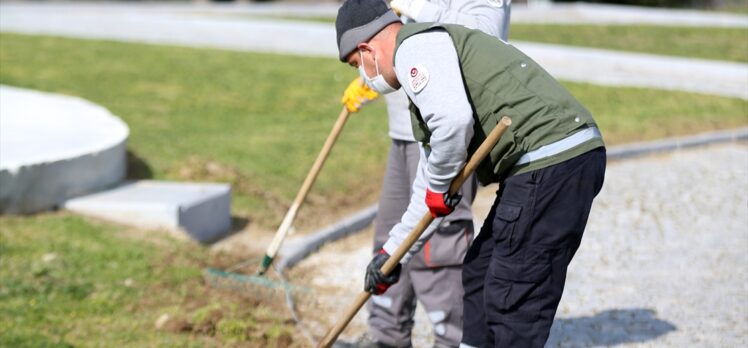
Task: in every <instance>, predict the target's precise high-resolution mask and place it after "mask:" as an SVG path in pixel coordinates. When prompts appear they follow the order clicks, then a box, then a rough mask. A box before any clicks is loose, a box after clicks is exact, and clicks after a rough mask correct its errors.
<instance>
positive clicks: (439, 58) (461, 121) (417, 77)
mask: <svg viewBox="0 0 748 348" xmlns="http://www.w3.org/2000/svg"><path fill="white" fill-rule="evenodd" d="M395 71H396V74H397V78H398V81H399V82H400V84H401V85H402V88H403V89H404V91H405V93H406V94H407V95H408V97H409V98H410V99H411V100H412V101H413V102H414V103H415V104H416V106H418V108H419V110H420V112H421V116H422V117H423V120H424V121H425V122H426V125H427V127H428V129H429V131H430V132H431V139H430V143H429V144H428V146H426V147H424V149H422V156H421V160H420V162H419V164H418V172H417V173H416V179H415V181H414V183H413V194H412V196H411V199H410V203H409V205H408V209H407V211H406V212H405V214H403V217H402V219H401V221H400V223H398V224H397V225H395V227H393V228H392V230H391V231H390V238H389V240H388V241H387V242H386V243H385V245H384V249H385V251H387V253H389V254H390V255H392V253H393V252H394V251H395V249H397V247H398V246H399V245H400V244H401V243H402V241H403V240H405V238H406V237H407V235H408V233H410V231H411V230H412V229H413V228H414V227H415V225H416V224H417V223H418V221H420V219H421V218H422V217H423V216H424V215H425V214H426V213H427V212H428V208H427V207H426V202H425V197H426V187H429V188H430V189H431V191H434V192H447V191H448V190H449V186H450V183H451V182H452V179H453V178H454V177H455V176H456V175H457V173H459V171H460V170H461V169H462V167H463V166H464V164H465V160H466V158H467V147H468V144H469V143H470V140H471V139H472V137H473V111H472V107H471V106H470V103H469V102H468V97H467V94H466V92H465V88H464V86H463V82H462V74H461V70H460V65H459V61H458V59H457V52H456V50H455V48H454V45H453V43H452V40H451V39H450V37H449V35H448V34H447V33H446V32H445V31H443V30H433V31H429V32H425V33H421V34H417V35H414V36H412V37H410V38H408V39H406V40H405V41H404V42H403V43H402V44H401V45H400V48H399V49H398V51H397V55H396V57H395ZM435 225H436V224H432V225H431V226H430V227H429V229H427V230H426V232H425V233H424V234H423V235H422V237H421V240H419V242H418V243H416V245H415V246H414V248H412V249H411V250H410V253H409V255H406V257H405V258H404V260H405V261H404V262H407V259H409V257H410V256H412V254H413V253H415V252H417V251H418V250H419V249H420V247H421V246H422V244H423V243H424V241H425V240H428V238H429V237H430V236H431V234H432V233H433V231H434V228H435Z"/></svg>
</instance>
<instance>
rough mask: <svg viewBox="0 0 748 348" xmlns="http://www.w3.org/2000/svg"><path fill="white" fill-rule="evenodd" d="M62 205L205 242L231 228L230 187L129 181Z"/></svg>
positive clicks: (214, 239)
mask: <svg viewBox="0 0 748 348" xmlns="http://www.w3.org/2000/svg"><path fill="white" fill-rule="evenodd" d="M64 206H65V208H66V209H69V210H71V211H74V212H78V213H81V214H84V215H90V216H95V217H100V218H103V219H108V220H112V221H115V222H119V223H123V224H128V225H133V226H137V227H142V228H167V229H180V230H183V231H185V232H187V234H189V235H190V237H192V238H193V239H195V240H197V241H199V242H202V243H208V242H213V241H216V240H218V239H220V238H221V237H224V236H226V235H227V234H229V233H230V232H231V231H230V230H231V186H230V185H228V184H213V183H210V184H206V183H178V182H164V181H150V180H144V181H137V182H128V183H125V184H124V185H122V186H119V187H116V188H114V189H111V190H108V191H103V192H99V193H96V194H92V195H88V196H83V197H79V198H75V199H71V200H69V201H67V202H65V205H64Z"/></svg>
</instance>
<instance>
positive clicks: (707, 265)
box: [291, 143, 748, 347]
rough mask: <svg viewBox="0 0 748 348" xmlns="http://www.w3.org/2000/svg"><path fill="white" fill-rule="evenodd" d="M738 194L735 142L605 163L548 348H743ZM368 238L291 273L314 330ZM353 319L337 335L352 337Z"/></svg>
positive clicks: (746, 310)
mask: <svg viewBox="0 0 748 348" xmlns="http://www.w3.org/2000/svg"><path fill="white" fill-rule="evenodd" d="M746 193H748V145H746V143H735V144H731V145H722V146H715V147H708V148H701V149H696V150H688V151H677V152H674V153H672V154H668V155H663V156H656V157H647V158H642V159H637V160H630V161H624V162H612V163H610V164H609V166H608V171H607V175H606V183H605V186H604V188H603V191H602V192H601V193H600V195H599V196H598V198H597V200H596V201H595V206H594V208H593V211H592V215H591V217H590V222H589V224H588V226H587V232H586V234H585V239H584V241H583V243H582V247H581V248H580V250H579V252H578V254H577V256H576V257H575V259H574V261H573V262H572V265H571V268H570V271H569V277H568V281H567V286H566V290H565V293H564V298H563V300H562V301H561V304H560V306H559V312H558V315H557V319H556V321H555V323H554V326H553V329H552V333H551V338H550V339H549V342H548V346H549V347H595V346H611V345H620V346H623V347H650V346H652V347H685V346H688V347H739V346H746V345H748V195H747V194H746ZM480 195H481V197H480V198H479V202H486V201H488V199H486V198H487V197H491V196H492V195H493V188H485V189H483V190H482V191H481V193H480ZM486 209H487V208H486V206H485V204H484V205H478V206H476V214H480V215H485V214H486V213H487V212H486ZM370 240H371V232H370V231H368V232H367V233H362V234H359V235H356V236H353V237H350V238H348V239H346V240H344V241H342V242H339V243H334V244H333V245H330V246H327V247H324V248H323V249H322V250H321V252H319V253H317V254H314V255H313V256H311V257H309V258H307V259H306V260H304V261H302V262H301V263H300V264H299V266H297V267H296V268H294V269H293V270H292V274H291V277H292V279H295V281H299V282H302V283H305V284H306V285H309V286H311V287H313V288H315V289H317V291H316V294H317V295H319V296H320V297H317V298H315V299H314V301H311V302H310V301H307V302H306V303H302V304H301V306H302V308H306V311H305V312H304V314H305V317H304V318H305V319H306V325H307V326H308V327H309V328H310V330H312V332H314V333H315V334H318V335H321V334H322V332H324V330H325V329H326V328H327V326H326V325H329V324H330V323H331V321H332V320H334V319H335V318H336V314H337V313H340V312H341V311H342V310H343V308H345V306H347V305H348V304H349V303H350V301H352V300H353V298H354V296H355V295H356V294H357V293H358V291H360V288H361V284H362V283H363V279H362V278H363V269H364V268H365V266H366V263H367V262H368V260H369V258H370V254H369V243H370ZM310 306H311V307H310ZM310 308H314V311H313V312H312V311H310ZM363 312H365V310H364V311H363ZM311 313H316V314H311ZM319 313H329V314H328V315H327V316H322V317H320V315H319ZM365 318H366V316H365V314H364V313H361V314H359V315H358V316H357V317H356V319H355V320H354V322H353V324H352V325H351V328H349V330H348V331H346V332H345V335H344V336H343V337H344V338H347V339H351V338H353V337H356V336H357V335H358V334H360V333H362V332H363V331H364V330H365ZM416 320H417V321H419V323H418V325H417V326H416V329H415V337H414V343H415V346H416V347H423V346H427V345H428V343H429V342H430V328H429V327H428V324H427V320H426V318H425V316H424V315H423V313H419V316H417V319H416Z"/></svg>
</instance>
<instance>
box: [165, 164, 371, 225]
mask: <svg viewBox="0 0 748 348" xmlns="http://www.w3.org/2000/svg"><path fill="white" fill-rule="evenodd" d="M169 176H172V177H176V178H178V179H179V180H185V181H213V182H226V183H230V184H231V187H232V190H233V191H234V192H236V193H238V194H240V195H245V196H251V197H255V198H257V199H259V200H260V201H262V204H263V205H264V206H265V209H263V211H262V212H261V213H258V214H256V215H253V216H240V217H238V218H245V219H248V221H250V222H252V223H250V224H249V225H250V226H252V227H253V228H254V229H255V231H256V232H269V233H272V232H274V229H276V228H277V227H278V226H279V225H280V222H281V220H282V219H283V216H284V215H285V214H286V212H287V211H288V208H289V207H290V206H291V203H292V201H293V198H284V197H283V196H281V195H278V194H276V193H273V192H270V191H268V190H267V189H266V188H265V187H262V186H260V185H258V184H257V182H258V181H257V180H256V179H255V178H253V177H252V176H251V175H250V174H247V173H245V172H243V171H241V170H240V169H239V168H237V167H235V166H231V165H227V164H223V163H220V162H217V161H213V160H206V159H202V158H198V157H190V158H188V159H187V160H186V161H184V162H182V163H180V164H179V165H178V166H176V167H174V168H172V169H170V170H169ZM367 182H369V183H373V184H370V185H355V188H349V187H341V189H340V191H338V192H332V193H329V194H327V195H322V194H319V193H316V192H315V191H314V188H312V190H311V191H310V192H309V193H308V195H307V197H306V200H305V202H304V204H303V205H302V208H301V209H299V212H298V214H297V217H296V223H295V224H294V225H295V226H296V228H297V229H298V230H299V232H300V233H301V234H303V233H305V232H308V231H313V230H316V229H318V228H321V227H323V226H325V225H327V224H331V223H333V222H335V221H338V220H339V219H341V218H343V217H345V216H347V215H349V214H351V213H353V212H355V211H357V210H359V209H362V208H364V207H366V206H367V205H369V204H372V203H374V202H375V201H376V199H377V197H378V194H379V185H378V183H380V182H381V174H378V175H374V176H373V177H371V178H367ZM301 184H302V182H301V181H300V182H299V183H298V185H299V188H300V187H301ZM294 198H295V197H294Z"/></svg>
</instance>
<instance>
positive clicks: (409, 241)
mask: <svg viewBox="0 0 748 348" xmlns="http://www.w3.org/2000/svg"><path fill="white" fill-rule="evenodd" d="M511 124H512V119H511V118H509V117H506V116H504V117H502V118H501V120H500V121H499V123H498V124H497V125H496V127H495V128H494V129H493V130H492V131H491V133H490V134H488V136H487V137H486V140H484V141H483V143H482V144H481V145H480V147H478V149H477V150H476V151H475V153H474V154H473V156H472V157H470V160H469V161H468V162H467V164H466V165H465V167H463V168H462V170H461V171H460V173H458V174H457V176H456V177H455V178H454V180H452V184H451V185H450V186H449V194H450V195H452V194H455V193H457V191H459V190H460V187H461V186H462V184H463V183H464V182H465V180H467V178H468V177H470V175H471V174H473V172H474V171H475V169H476V168H477V167H478V165H479V164H480V163H481V162H483V159H484V158H486V156H488V154H489V153H490V152H491V149H493V147H494V146H496V143H498V142H499V139H501V136H502V135H503V134H504V132H505V131H506V130H507V128H509V126H510V125H511ZM432 221H434V218H433V217H432V216H431V213H426V214H425V215H424V216H423V217H422V218H421V221H419V222H418V224H416V226H415V227H414V228H413V230H412V231H411V232H410V234H408V237H407V238H405V240H404V241H403V243H402V244H400V246H399V247H398V248H397V250H395V252H394V253H393V254H392V255H391V256H390V258H389V259H388V260H387V262H385V263H384V265H382V268H381V269H380V270H381V271H382V273H384V274H385V275H388V274H390V272H392V270H393V269H395V267H396V266H397V264H398V263H399V262H400V260H401V259H402V258H403V256H405V254H406V253H407V252H408V250H410V248H411V247H412V246H413V244H415V242H416V241H417V240H418V238H419V237H421V234H423V231H425V230H426V228H427V227H428V226H429V225H430V224H431V222H432ZM370 296H371V294H370V293H369V292H367V291H362V292H361V293H360V294H358V296H357V297H356V299H355V300H354V301H353V303H352V304H351V305H350V306H349V307H348V308H347V309H346V311H345V313H344V315H343V317H342V318H341V319H340V320H339V321H338V322H337V324H335V326H333V327H332V328H331V329H330V331H328V332H327V334H326V335H325V337H323V338H322V341H320V342H319V344H317V347H318V348H321V347H324V348H327V347H330V346H331V345H332V344H333V342H335V340H336V339H337V338H338V335H340V333H341V332H343V330H344V329H345V327H346V326H348V323H349V322H350V321H351V319H353V317H354V316H355V315H356V313H358V311H359V310H360V309H361V307H363V305H364V304H365V303H366V301H367V300H369V297H370Z"/></svg>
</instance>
